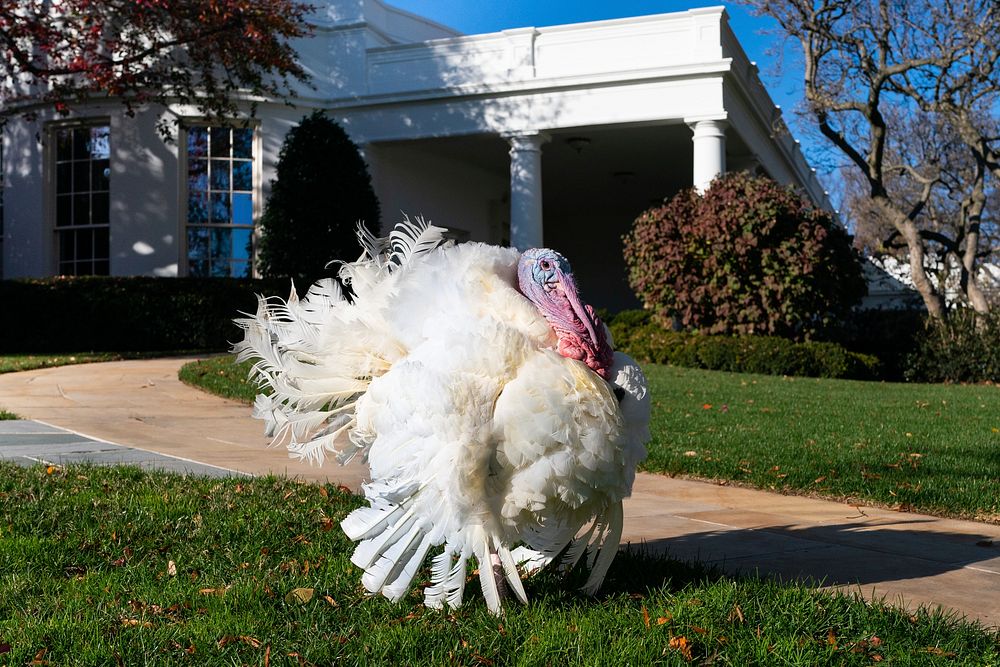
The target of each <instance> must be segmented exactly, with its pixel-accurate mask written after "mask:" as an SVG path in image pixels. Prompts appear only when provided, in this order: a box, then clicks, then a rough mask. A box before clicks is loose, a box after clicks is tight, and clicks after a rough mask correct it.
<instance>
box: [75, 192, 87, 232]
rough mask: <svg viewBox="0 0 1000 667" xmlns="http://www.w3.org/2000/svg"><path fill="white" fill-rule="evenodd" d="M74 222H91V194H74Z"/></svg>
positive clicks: (82, 223)
mask: <svg viewBox="0 0 1000 667" xmlns="http://www.w3.org/2000/svg"><path fill="white" fill-rule="evenodd" d="M73 224H74V225H89V224H90V195H89V194H82V195H73Z"/></svg>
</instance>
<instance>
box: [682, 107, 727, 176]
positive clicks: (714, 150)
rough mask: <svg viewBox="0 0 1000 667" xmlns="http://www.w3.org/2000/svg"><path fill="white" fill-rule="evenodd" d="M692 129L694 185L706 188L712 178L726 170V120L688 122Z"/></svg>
mask: <svg viewBox="0 0 1000 667" xmlns="http://www.w3.org/2000/svg"><path fill="white" fill-rule="evenodd" d="M689 125H690V127H691V129H692V130H694V137H692V141H693V142H694V174H693V176H694V187H695V188H696V189H697V190H698V192H704V191H705V190H707V189H708V186H709V184H710V183H711V182H712V179H713V178H715V177H716V176H718V175H719V174H724V173H725V172H726V125H727V123H726V121H724V120H699V121H696V122H694V123H689Z"/></svg>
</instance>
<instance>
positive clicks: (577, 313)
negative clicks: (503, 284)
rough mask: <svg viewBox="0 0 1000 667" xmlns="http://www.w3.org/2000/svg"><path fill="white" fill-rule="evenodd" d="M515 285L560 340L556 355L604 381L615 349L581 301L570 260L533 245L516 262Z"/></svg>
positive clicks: (601, 326)
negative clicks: (573, 362) (574, 361)
mask: <svg viewBox="0 0 1000 667" xmlns="http://www.w3.org/2000/svg"><path fill="white" fill-rule="evenodd" d="M517 281H518V288H519V289H520V291H521V294H523V295H524V296H525V297H527V298H528V300H529V301H531V302H532V303H533V304H534V305H535V307H536V308H538V310H539V311H540V312H541V313H542V315H543V316H544V317H545V319H546V320H547V321H548V323H549V325H550V326H551V327H552V329H553V330H554V331H555V332H556V336H557V337H558V339H559V345H558V350H559V354H561V355H563V356H564V357H567V358H569V359H578V360H580V361H582V362H583V363H585V364H587V366H589V367H590V368H591V369H592V370H593V371H594V372H595V373H597V374H598V375H600V376H601V377H602V378H604V379H605V380H607V379H608V369H609V368H610V367H611V364H612V361H613V358H614V352H613V351H612V349H611V346H610V345H609V344H608V337H607V334H606V332H605V330H604V324H603V323H602V322H601V320H600V318H599V317H597V314H596V313H595V312H594V309H593V308H591V307H590V305H588V304H585V303H583V302H582V301H581V300H580V295H579V292H578V290H577V287H576V280H575V279H574V278H573V270H572V269H571V268H570V265H569V261H568V260H567V259H566V258H565V257H563V256H562V255H560V254H559V253H558V252H556V251H555V250H550V249H548V248H532V249H530V250H526V251H525V252H524V254H522V255H521V259H520V260H519V261H518V263H517Z"/></svg>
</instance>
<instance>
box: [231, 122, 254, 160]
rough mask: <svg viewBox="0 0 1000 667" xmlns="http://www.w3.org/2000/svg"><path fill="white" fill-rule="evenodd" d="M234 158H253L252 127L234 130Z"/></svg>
mask: <svg viewBox="0 0 1000 667" xmlns="http://www.w3.org/2000/svg"><path fill="white" fill-rule="evenodd" d="M233 157H243V158H252V157H253V128H252V127H241V128H237V129H234V130H233Z"/></svg>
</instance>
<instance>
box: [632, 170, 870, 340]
mask: <svg viewBox="0 0 1000 667" xmlns="http://www.w3.org/2000/svg"><path fill="white" fill-rule="evenodd" d="M623 241H624V246H625V262H626V264H627V266H628V270H629V283H630V284H631V286H632V289H633V290H635V293H636V295H638V297H639V298H640V299H641V300H642V302H643V305H644V307H645V308H646V309H647V310H651V311H652V312H653V313H654V315H655V317H656V319H657V320H658V321H659V322H660V323H661V324H664V325H667V324H668V323H671V322H672V321H674V319H675V318H676V319H677V320H678V321H679V322H680V324H681V326H682V327H683V328H684V329H685V330H689V331H698V332H700V333H706V334H726V335H733V334H736V335H760V334H766V335H772V336H783V337H786V338H793V339H796V340H803V339H809V338H812V337H814V336H816V335H817V334H819V333H821V332H822V331H823V330H824V329H826V328H827V327H829V326H830V325H832V324H834V323H836V322H838V321H840V320H842V319H843V318H844V317H846V316H847V314H848V313H849V312H850V310H851V308H852V307H853V306H854V305H855V304H857V303H858V302H859V301H860V299H861V297H862V296H864V294H865V290H866V287H865V281H864V278H863V277H862V273H861V264H860V261H859V256H858V253H857V251H855V250H854V249H853V248H852V247H851V243H850V237H849V236H848V235H847V233H846V232H845V231H844V230H843V229H842V228H841V227H840V226H839V225H837V224H836V222H835V221H834V219H833V217H832V216H831V215H830V214H829V213H827V212H826V211H823V210H821V209H817V208H813V207H812V206H811V204H809V202H808V201H807V200H806V199H805V198H803V197H801V196H799V195H798V194H796V193H795V192H794V191H793V190H791V189H790V188H786V187H782V186H780V185H778V184H777V183H775V182H773V181H771V180H769V179H766V178H759V177H756V176H751V175H750V174H747V173H745V172H733V173H729V174H724V175H722V176H720V177H719V178H717V179H715V180H714V181H713V182H712V184H711V186H710V187H709V189H708V190H707V191H706V192H705V193H704V195H701V194H699V193H698V192H697V191H696V190H694V189H693V188H692V189H688V190H684V191H682V192H680V193H679V194H677V195H676V196H675V197H673V198H672V199H670V200H668V201H666V202H664V204H663V205H662V206H659V207H655V208H651V209H649V210H648V211H646V212H645V213H643V214H642V215H640V216H639V217H638V218H637V219H636V221H635V222H634V223H633V226H632V230H631V231H630V232H629V233H628V234H627V235H626V236H625V237H624V239H623Z"/></svg>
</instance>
